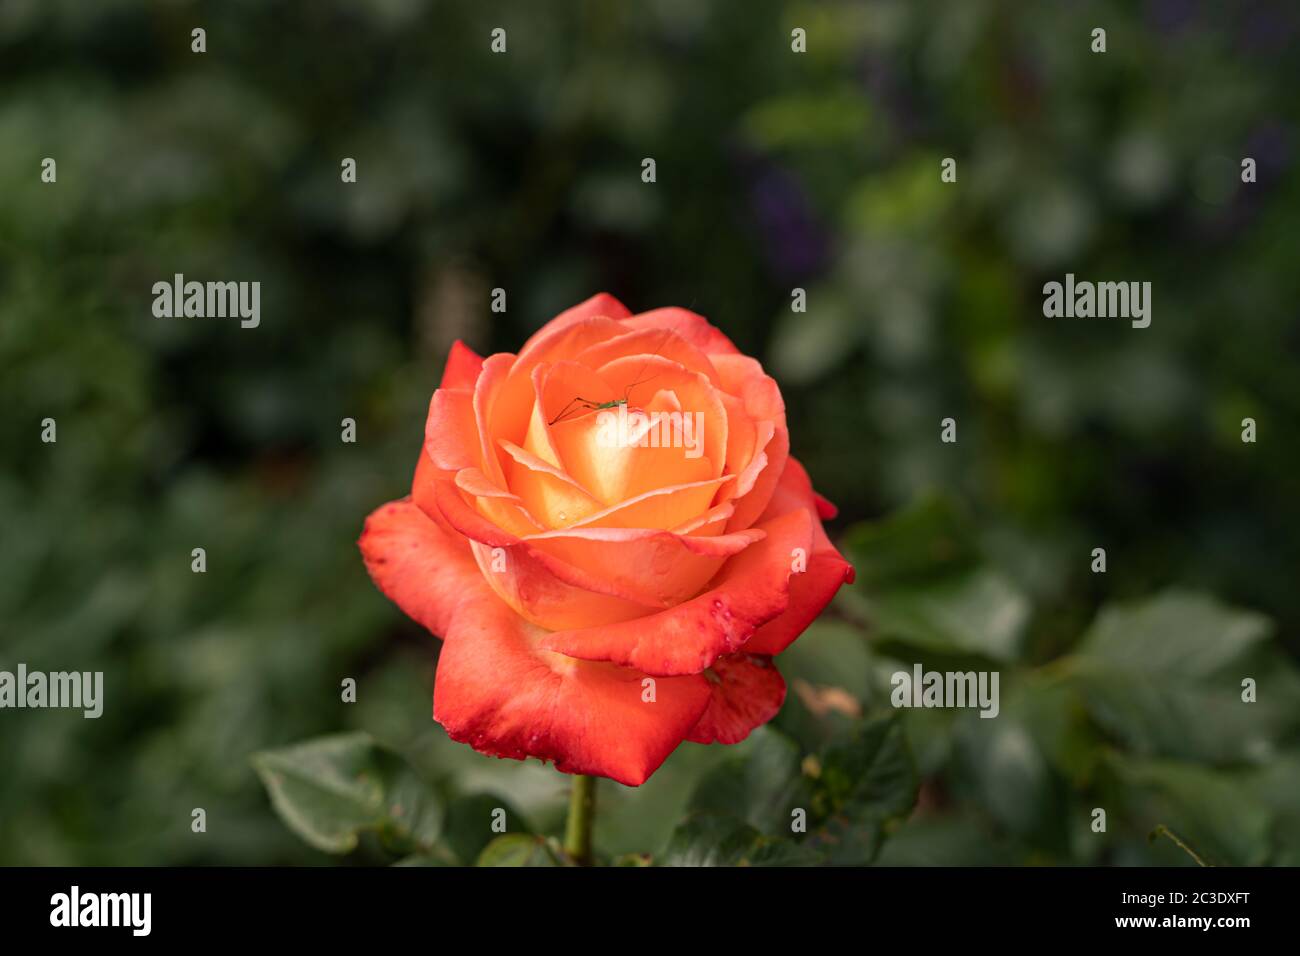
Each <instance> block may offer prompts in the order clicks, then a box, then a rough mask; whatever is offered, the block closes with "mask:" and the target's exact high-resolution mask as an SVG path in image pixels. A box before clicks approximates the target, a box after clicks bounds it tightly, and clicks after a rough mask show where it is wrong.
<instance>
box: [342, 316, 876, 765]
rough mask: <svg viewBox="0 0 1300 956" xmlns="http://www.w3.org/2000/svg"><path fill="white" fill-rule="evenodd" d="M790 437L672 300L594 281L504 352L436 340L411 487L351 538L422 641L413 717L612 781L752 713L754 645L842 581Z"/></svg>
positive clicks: (769, 674)
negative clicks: (424, 690)
mask: <svg viewBox="0 0 1300 956" xmlns="http://www.w3.org/2000/svg"><path fill="white" fill-rule="evenodd" d="M674 415H676V417H674ZM620 423H621V424H620ZM647 423H656V424H654V425H651V426H650V427H647ZM789 448H790V440H789V434H788V432H787V430H786V423H785V406H784V403H783V402H782V399H781V393H780V390H779V389H778V388H777V385H776V382H774V381H773V380H772V379H771V378H769V377H768V376H767V375H765V374H764V372H763V369H762V367H761V366H760V365H759V363H758V362H757V361H755V360H754V359H752V358H749V357H747V356H745V355H742V354H740V352H738V351H737V350H736V347H735V346H734V345H732V344H731V342H730V341H728V340H727V338H726V336H724V335H723V334H722V333H721V332H719V331H718V330H717V329H715V328H714V327H713V326H711V325H709V323H708V322H707V321H706V320H705V319H704V318H702V317H701V316H699V315H696V314H695V313H693V312H688V311H686V310H685V309H675V308H668V309H656V310H655V311H652V312H645V313H642V314H640V315H631V314H630V313H629V312H628V310H627V309H626V308H624V307H623V305H622V304H621V303H619V302H618V301H617V300H616V299H614V298H612V297H611V296H608V295H598V296H595V297H593V298H591V299H589V300H587V301H586V302H584V303H582V304H581V305H579V306H576V307H574V308H572V309H570V310H568V311H567V312H564V313H563V314H561V315H559V316H558V317H556V318H555V319H553V320H552V321H551V322H549V323H547V324H546V325H545V326H543V327H542V329H541V330H539V331H538V332H537V333H536V334H535V335H534V336H533V337H532V338H531V339H529V340H528V342H527V343H526V344H525V345H524V347H523V349H521V350H520V352H519V354H518V355H517V356H516V355H509V354H498V355H492V356H489V357H488V358H486V359H481V358H479V357H478V356H477V355H475V354H474V353H473V352H471V351H470V350H469V349H467V348H466V347H465V346H463V345H461V344H460V343H459V342H458V343H456V345H454V346H453V347H452V351H451V354H450V356H449V357H448V359H447V368H446V371H445V372H444V374H443V378H442V385H441V387H440V388H439V389H438V390H437V391H436V392H434V395H433V400H432V402H431V403H430V406H429V418H428V422H427V425H426V428H425V441H424V451H423V453H422V454H421V455H420V459H419V463H418V464H417V466H416V469H415V480H414V485H413V487H412V489H411V494H410V496H409V497H407V498H403V499H401V500H399V501H393V502H390V503H389V504H386V505H384V506H383V507H381V508H379V509H378V510H377V511H375V512H374V513H373V514H371V515H370V517H369V518H368V519H367V521H366V526H365V530H364V531H363V532H362V535H361V541H360V546H361V551H362V554H363V556H364V557H365V561H366V567H367V569H368V570H369V572H370V575H371V577H372V578H373V579H374V581H375V583H376V584H377V585H378V586H379V588H380V590H382V591H383V592H384V593H385V594H386V595H388V597H389V598H391V599H392V600H393V601H394V602H396V603H397V605H398V606H399V607H401V608H402V610H403V611H405V612H406V613H407V614H409V615H410V616H411V617H412V618H414V619H415V620H416V621H419V622H420V623H421V624H423V625H424V626H425V627H427V628H428V629H429V630H430V631H432V632H433V633H434V634H437V635H440V636H441V637H442V638H443V641H444V644H443V648H442V653H441V655H440V657H439V660H438V672H437V679H436V682H435V686H434V695H433V716H434V719H435V720H437V721H438V722H439V723H440V724H442V725H443V727H445V728H446V730H447V732H448V734H450V735H451V736H452V738H454V739H455V740H459V741H462V742H464V743H468V744H470V745H471V746H472V747H474V749H476V750H479V751H481V752H483V753H487V754H493V755H496V756H498V757H513V758H516V759H523V758H525V757H530V756H532V757H539V758H541V759H542V760H552V761H554V762H555V765H556V767H557V768H558V769H560V770H562V771H565V772H568V773H581V774H598V775H600V776H605V777H610V778H613V779H614V780H618V781H620V782H622V783H625V784H630V785H633V786H635V785H637V784H640V783H642V782H643V781H644V780H646V779H647V778H648V777H649V776H650V774H652V773H653V772H654V771H655V770H656V769H657V768H658V767H659V765H660V764H661V763H663V761H664V759H665V758H666V757H667V756H668V755H669V754H670V753H672V751H673V750H674V749H675V748H676V747H677V745H678V744H679V743H681V742H682V741H683V740H691V741H695V742H697V743H711V742H713V741H721V742H722V743H736V742H737V741H740V740H743V739H744V738H745V737H746V736H748V734H749V732H750V731H751V730H753V728H755V727H757V726H759V725H760V724H763V723H765V722H766V721H768V720H770V719H771V718H772V717H773V716H774V715H775V714H776V712H777V711H778V710H779V709H780V707H781V703H782V701H783V700H784V699H785V682H784V681H783V680H782V678H781V675H780V673H779V672H778V671H777V669H776V667H775V665H774V664H773V661H772V658H773V656H774V655H776V654H779V653H780V652H781V651H782V650H784V649H785V648H786V647H787V646H788V645H789V644H790V643H791V642H792V641H793V640H794V639H795V638H796V637H798V636H799V634H800V633H801V632H802V631H803V630H804V628H806V627H807V626H808V624H809V623H810V622H811V621H812V620H813V619H814V618H815V617H816V616H817V614H818V613H819V612H820V611H821V609H822V608H823V607H825V605H826V603H827V602H828V601H830V599H831V597H832V596H833V595H834V594H835V591H836V590H837V589H838V588H839V586H840V585H841V584H843V583H845V582H846V581H851V580H852V579H853V569H852V568H851V567H850V566H849V565H848V563H847V562H846V561H845V560H844V559H843V558H842V557H841V556H840V554H839V552H838V551H836V550H835V547H834V546H833V545H832V544H831V542H830V541H829V540H828V539H827V537H826V533H825V531H824V530H823V528H822V520H823V519H826V518H830V517H833V516H834V514H835V508H834V506H833V505H831V504H830V503H829V502H828V501H826V499H824V498H822V497H820V496H819V495H817V494H816V493H815V492H814V491H813V490H812V486H811V484H810V483H809V480H808V475H807V473H806V472H805V471H804V469H803V467H802V466H801V465H800V464H799V463H798V462H797V461H795V460H794V458H792V457H791V456H790V454H789Z"/></svg>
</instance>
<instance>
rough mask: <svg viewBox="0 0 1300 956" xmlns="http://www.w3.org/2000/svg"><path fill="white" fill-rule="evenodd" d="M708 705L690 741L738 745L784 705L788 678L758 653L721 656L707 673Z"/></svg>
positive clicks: (690, 735) (688, 738) (770, 659)
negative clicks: (783, 676)
mask: <svg viewBox="0 0 1300 956" xmlns="http://www.w3.org/2000/svg"><path fill="white" fill-rule="evenodd" d="M705 676H706V677H708V678H709V687H710V690H711V691H712V693H711V694H710V696H709V706H708V707H707V708H705V711H704V714H703V716H701V717H700V720H699V722H698V723H697V724H696V725H695V726H694V727H692V728H691V731H690V733H689V734H688V735H687V738H686V739H687V740H690V741H692V742H693V743H697V744H711V743H713V742H714V741H717V742H718V743H721V744H738V743H740V742H741V741H742V740H744V739H745V738H746V737H748V736H749V734H750V731H752V730H753V729H754V728H755V727H760V726H762V725H763V724H765V723H767V722H768V721H769V720H771V719H772V718H773V717H775V716H776V715H777V712H778V711H780V709H781V705H782V704H783V703H784V702H785V679H784V678H782V677H781V672H780V671H778V670H777V669H776V665H775V664H773V663H772V658H770V657H763V656H761V655H758V654H749V653H742V654H729V655H727V656H726V657H719V658H718V659H717V660H716V661H714V663H713V666H712V667H710V668H709V670H708V671H707V672H706V675H705Z"/></svg>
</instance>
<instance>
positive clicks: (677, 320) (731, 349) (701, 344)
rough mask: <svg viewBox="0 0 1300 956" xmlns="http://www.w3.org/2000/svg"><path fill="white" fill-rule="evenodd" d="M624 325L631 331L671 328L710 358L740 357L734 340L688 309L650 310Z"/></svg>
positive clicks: (632, 318) (635, 316)
mask: <svg viewBox="0 0 1300 956" xmlns="http://www.w3.org/2000/svg"><path fill="white" fill-rule="evenodd" d="M623 324H624V325H626V326H627V327H628V328H632V329H672V330H673V331H674V332H676V333H677V334H678V335H680V336H681V337H682V338H683V339H685V340H686V341H687V342H689V343H691V344H692V345H694V346H695V347H696V348H697V349H699V350H700V351H702V352H704V353H705V354H706V355H708V356H709V357H710V358H712V357H713V356H715V355H721V354H733V355H739V354H740V350H739V349H737V348H736V347H735V346H734V345H732V344H731V340H730V339H729V338H727V337H726V336H725V335H723V334H722V332H720V331H719V330H718V329H716V328H714V327H713V326H712V325H711V324H710V323H709V320H708V319H706V318H705V317H704V316H702V315H699V314H697V313H695V312H691V311H690V310H688V309H679V308H676V307H669V308H665V309H651V310H650V311H649V312H642V313H641V314H639V315H634V316H632V317H631V318H629V319H624V321H623Z"/></svg>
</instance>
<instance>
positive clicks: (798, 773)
mask: <svg viewBox="0 0 1300 956" xmlns="http://www.w3.org/2000/svg"><path fill="white" fill-rule="evenodd" d="M734 750H735V751H737V752H735V753H732V754H730V755H729V756H728V759H727V761H726V762H725V763H723V764H720V765H719V766H717V767H715V768H714V769H713V770H712V771H710V772H709V773H708V774H706V775H705V777H704V778H703V779H702V780H701V781H700V783H699V785H698V786H697V787H696V789H695V792H694V794H693V795H692V796H691V803H690V810H691V811H692V812H693V813H713V814H718V815H730V816H733V817H735V818H736V819H737V820H739V821H743V822H744V823H747V824H749V825H750V826H752V827H754V828H755V829H756V830H757V831H758V832H760V833H764V834H768V835H771V836H777V835H785V834H788V833H790V822H791V814H792V812H793V811H794V810H795V809H796V808H802V809H804V810H805V811H806V810H807V809H808V806H809V804H810V801H811V795H812V794H811V782H810V781H809V780H808V778H806V777H805V776H804V775H803V772H802V770H801V767H800V764H801V757H800V754H799V747H798V746H797V745H796V744H795V743H794V741H792V740H790V739H789V738H788V737H786V736H785V735H783V734H782V733H780V732H779V731H777V730H775V729H773V728H772V727H766V726H765V727H760V728H758V729H757V730H755V731H754V732H753V733H752V734H750V736H749V739H747V740H746V741H745V742H744V743H742V744H739V745H737V747H736V748H734Z"/></svg>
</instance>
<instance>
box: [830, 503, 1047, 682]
mask: <svg viewBox="0 0 1300 956" xmlns="http://www.w3.org/2000/svg"><path fill="white" fill-rule="evenodd" d="M845 544H846V548H847V550H848V552H849V554H850V556H851V558H852V560H853V563H854V567H855V569H856V570H857V581H856V583H855V584H854V585H853V591H852V594H853V596H854V597H853V599H852V603H853V606H855V607H856V608H857V609H858V610H859V611H860V612H861V613H863V614H865V616H866V617H867V618H868V619H869V620H870V622H871V625H872V627H873V630H874V632H875V636H876V638H877V639H878V640H881V641H884V642H887V643H893V642H897V643H900V644H902V645H904V646H905V648H907V649H910V650H912V651H922V652H926V653H929V654H931V655H943V656H957V657H963V656H966V657H968V656H970V655H979V656H981V657H986V658H991V659H993V660H998V661H1008V660H1012V659H1014V658H1016V657H1017V656H1018V655H1019V653H1020V649H1021V642H1022V638H1023V635H1024V630H1025V625H1026V623H1027V622H1028V619H1029V601H1028V599H1027V598H1026V596H1025V595H1024V593H1023V592H1022V591H1021V590H1020V588H1019V587H1017V586H1016V585H1015V584H1014V583H1013V582H1012V580H1011V579H1010V578H1009V577H1007V576H1006V575H1005V574H1003V573H1002V572H1000V571H998V570H996V569H995V568H993V567H991V566H989V565H986V564H984V563H982V562H981V560H980V557H979V552H978V549H977V548H976V547H975V544H974V534H973V531H972V529H971V527H970V524H969V521H968V520H967V519H966V517H965V516H964V515H963V514H962V513H961V512H960V511H958V509H957V508H956V506H955V505H953V504H952V502H951V501H949V500H948V499H946V498H942V497H933V496H932V497H927V498H923V499H921V500H920V501H919V502H917V503H916V504H915V505H913V506H912V507H910V508H908V509H907V510H905V511H903V512H900V513H899V514H897V515H894V516H891V517H889V518H886V519H885V520H883V521H880V522H876V523H872V524H864V525H858V526H856V527H855V528H853V529H852V530H850V532H849V534H848V535H847V536H846V540H845ZM899 656H900V657H903V658H906V657H908V655H907V654H901V655H899Z"/></svg>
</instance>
